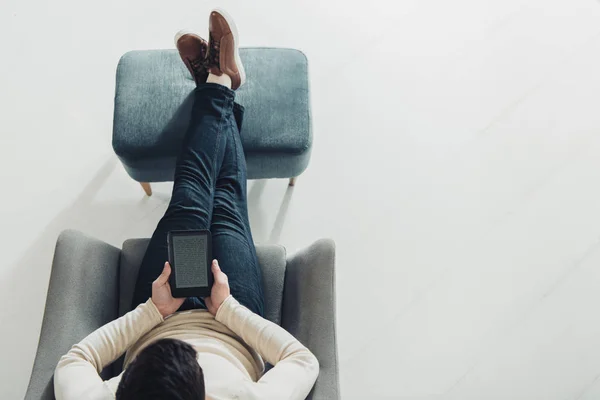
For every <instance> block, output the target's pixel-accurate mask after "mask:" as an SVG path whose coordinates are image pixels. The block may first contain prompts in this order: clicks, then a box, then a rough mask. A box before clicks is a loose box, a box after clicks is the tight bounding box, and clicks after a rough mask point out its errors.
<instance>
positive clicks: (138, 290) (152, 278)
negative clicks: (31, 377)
mask: <svg viewBox="0 0 600 400" xmlns="http://www.w3.org/2000/svg"><path fill="white" fill-rule="evenodd" d="M209 23H210V28H209V31H210V36H209V37H210V39H209V43H207V42H206V41H205V40H204V39H202V38H201V37H199V36H197V35H195V34H191V33H185V32H180V33H179V34H178V35H177V36H176V43H177V48H178V50H179V53H180V55H181V58H182V60H183V61H184V63H185V64H186V66H187V67H188V69H189V70H190V72H191V73H192V76H193V77H194V79H195V81H196V84H197V88H196V90H195V93H194V96H195V100H194V106H193V115H192V121H191V124H190V127H189V130H188V132H187V133H186V137H185V140H184V144H183V147H182V150H181V154H180V155H179V158H178V161H177V166H176V171H175V182H174V187H173V195H172V199H171V202H170V204H169V207H168V209H167V211H166V212H165V215H164V216H163V218H162V219H161V220H160V222H159V223H158V226H157V227H156V230H155V231H154V234H153V235H152V239H151V240H150V244H149V246H148V250H147V251H146V254H145V256H144V259H143V261H142V265H141V267H140V272H139V276H138V280H137V283H136V287H135V293H134V304H133V307H134V309H133V311H131V312H129V313H127V314H126V315H124V316H123V317H121V318H119V319H117V320H115V321H113V322H111V323H109V324H107V325H105V326H103V327H102V328H100V329H98V330H97V331H95V332H93V333H92V334H90V335H89V336H88V337H86V338H85V339H83V340H82V341H81V342H80V343H78V344H76V345H74V346H73V347H72V349H71V350H70V351H69V352H68V353H67V354H66V355H64V356H63V357H62V358H61V360H60V362H59V363H58V366H57V368H56V371H55V376H54V388H55V394H56V397H57V399H59V400H62V399H78V400H79V399H110V398H115V397H116V398H117V399H124V400H130V399H144V400H152V399H163V400H166V399H181V400H184V399H185V400H188V399H189V400H191V399H204V398H207V399H278V400H279V399H304V398H305V397H306V396H307V394H308V393H309V391H310V389H311V388H312V386H313V384H314V382H315V380H316V379H317V376H318V373H319V364H318V362H317V359H316V358H315V356H314V355H313V354H312V353H311V352H310V351H309V350H308V349H307V348H305V347H304V346H303V345H302V344H301V343H300V342H298V341H297V340H296V339H295V338H294V337H292V336H291V335H290V334H289V333H287V332H286V331H285V330H284V329H282V328H281V327H279V326H277V325H276V324H273V323H271V322H269V321H267V320H265V319H263V318H262V314H263V292H262V283H261V273H260V268H259V265H258V261H257V258H256V250H255V248H254V242H253V240H252V235H251V233H250V226H249V222H248V208H247V203H246V162H245V159H244V152H243V149H242V145H241V140H240V136H239V131H240V129H241V125H242V116H243V108H242V107H241V106H240V105H238V104H236V103H235V102H234V98H235V92H234V91H233V90H235V89H237V88H238V87H240V86H241V85H242V84H243V83H244V81H245V73H244V69H243V66H242V63H241V61H240V58H239V53H238V47H237V46H238V37H237V31H236V28H235V25H234V24H233V21H232V19H231V18H230V17H229V16H228V15H227V14H225V13H224V12H222V11H218V10H215V11H213V12H212V13H211V14H210V19H209ZM232 89H233V90H232ZM199 229H210V231H211V234H212V245H213V249H212V250H213V254H214V255H215V257H216V259H217V260H218V261H217V260H214V261H213V263H212V266H211V268H212V272H213V274H214V278H215V279H214V285H213V287H212V291H211V295H210V297H206V298H204V299H199V298H187V299H176V298H173V296H172V295H171V288H170V286H169V283H168V278H169V275H170V274H171V267H170V265H169V264H168V263H165V260H167V258H168V250H167V232H169V231H172V230H199ZM221 267H222V270H221ZM125 351H127V355H126V357H125V364H124V367H125V370H124V372H123V373H122V374H121V375H119V376H117V377H115V378H112V379H110V380H108V381H102V379H101V378H100V376H99V375H98V373H99V372H100V371H101V370H102V369H103V368H104V367H105V366H106V365H108V364H110V363H111V362H113V361H114V360H116V359H117V358H119V357H120V356H121V355H122V354H123V353H124V352H125ZM263 359H264V360H266V361H267V362H269V363H271V364H273V365H274V367H273V368H272V369H271V370H269V372H267V373H263V372H264V362H263Z"/></svg>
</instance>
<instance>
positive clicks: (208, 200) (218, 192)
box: [132, 83, 264, 316]
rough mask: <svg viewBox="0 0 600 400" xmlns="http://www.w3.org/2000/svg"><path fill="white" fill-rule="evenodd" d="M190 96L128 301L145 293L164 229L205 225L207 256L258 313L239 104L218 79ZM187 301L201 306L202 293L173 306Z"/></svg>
mask: <svg viewBox="0 0 600 400" xmlns="http://www.w3.org/2000/svg"><path fill="white" fill-rule="evenodd" d="M194 96H195V99H194V106H193V111H192V113H193V116H192V121H191V123H190V127H189V128H188V131H187V133H186V137H185V140H184V144H183V148H182V150H181V153H180V155H179V158H178V160H177V166H176V169H175V181H174V186H173V194H172V198H171V202H170V204H169V207H168V208H167V211H166V212H165V215H164V216H163V217H162V218H161V220H160V222H159V223H158V225H157V227H156V229H155V231H154V233H153V235H152V238H151V240H150V244H149V245H148V249H147V250H146V254H145V255H144V258H143V261H142V265H141V266H140V271H139V274H138V279H137V282H136V286H135V291H134V296H133V304H132V306H133V307H135V306H137V305H138V304H140V303H143V302H145V301H146V300H147V299H148V298H149V297H150V296H151V295H152V282H153V281H154V280H155V279H156V277H158V275H160V273H161V272H162V269H163V265H164V263H165V261H166V260H167V258H168V249H167V233H168V232H169V231H171V230H197V229H210V231H211V234H212V246H213V249H212V252H213V256H214V258H216V259H217V260H219V265H220V267H221V269H222V271H223V272H224V273H225V274H227V276H228V278H229V286H230V290H231V294H232V295H233V296H234V297H235V298H236V299H237V300H238V301H239V302H240V303H241V304H243V305H244V306H246V307H247V308H249V309H250V310H251V311H253V312H255V313H256V314H258V315H261V316H262V315H263V308H264V300H263V290H262V276H261V272H260V268H259V265H258V261H257V258H256V249H255V247H254V242H253V239H252V234H251V232H250V224H249V221H248V206H247V201H246V160H245V157H244V152H243V149H242V145H241V139H240V136H239V131H240V129H241V122H242V116H243V109H242V108H241V106H239V105H237V104H235V103H234V99H235V93H234V92H233V91H232V90H230V89H228V88H227V87H225V86H222V85H218V84H213V83H207V84H203V85H200V86H198V88H197V89H196V91H195V94H194ZM194 308H205V305H204V302H203V301H202V299H199V298H191V297H190V298H187V299H186V301H185V302H184V303H183V305H182V306H181V308H180V310H187V309H194Z"/></svg>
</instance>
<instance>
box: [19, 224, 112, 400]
mask: <svg viewBox="0 0 600 400" xmlns="http://www.w3.org/2000/svg"><path fill="white" fill-rule="evenodd" d="M119 255H120V250H119V249H117V248H116V247H113V246H111V245H109V244H107V243H104V242H102V241H100V240H97V239H93V238H90V237H88V236H86V235H84V234H83V233H81V232H78V231H73V230H67V231H64V232H62V233H61V234H60V236H59V238H58V241H57V243H56V249H55V252H54V260H53V262H52V273H51V275H50V285H49V287H48V295H47V297H46V309H45V311H44V319H43V322H42V331H41V333H40V341H39V344H38V349H37V353H36V356H35V363H34V365H33V371H32V373H31V378H30V380H29V387H28V388H27V393H26V395H25V399H27V400H29V399H32V400H33V399H35V400H39V399H41V400H53V399H54V384H53V375H54V369H55V368H56V364H57V363H58V360H59V359H60V357H61V356H62V355H63V354H66V353H67V351H68V350H69V349H70V348H71V346H72V345H74V344H75V343H77V342H79V341H80V340H81V339H83V338H84V337H85V336H87V335H88V334H89V333H91V332H93V331H94V330H96V329H97V328H99V327H101V326H102V325H104V324H106V323H108V322H110V321H112V320H113V319H115V318H117V317H118V310H117V302H118V298H119V294H118V285H119ZM104 372H106V373H107V376H106V377H107V378H108V377H109V376H108V375H110V371H103V373H104Z"/></svg>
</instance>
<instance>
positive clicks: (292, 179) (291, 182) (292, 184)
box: [290, 176, 298, 186]
mask: <svg viewBox="0 0 600 400" xmlns="http://www.w3.org/2000/svg"><path fill="white" fill-rule="evenodd" d="M296 178H298V177H297V176H295V177H293V178H290V186H295V185H296Z"/></svg>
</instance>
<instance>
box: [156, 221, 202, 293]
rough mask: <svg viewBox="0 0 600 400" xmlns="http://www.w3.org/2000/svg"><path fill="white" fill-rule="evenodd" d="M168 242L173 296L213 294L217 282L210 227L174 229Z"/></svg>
mask: <svg viewBox="0 0 600 400" xmlns="http://www.w3.org/2000/svg"><path fill="white" fill-rule="evenodd" d="M167 246H168V248H169V264H171V276H170V277H169V284H170V285H171V293H172V294H173V297H206V296H210V290H211V288H212V285H213V274H212V271H211V264H212V243H211V234H210V231H170V232H169V233H168V234H167Z"/></svg>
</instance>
